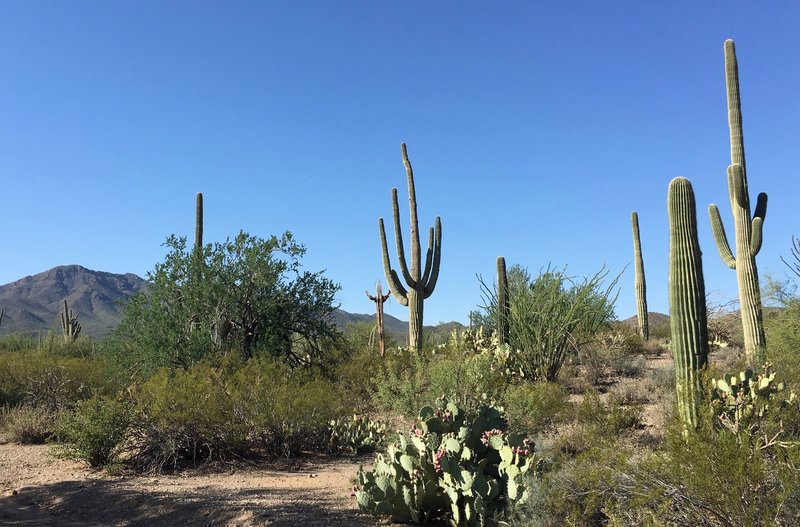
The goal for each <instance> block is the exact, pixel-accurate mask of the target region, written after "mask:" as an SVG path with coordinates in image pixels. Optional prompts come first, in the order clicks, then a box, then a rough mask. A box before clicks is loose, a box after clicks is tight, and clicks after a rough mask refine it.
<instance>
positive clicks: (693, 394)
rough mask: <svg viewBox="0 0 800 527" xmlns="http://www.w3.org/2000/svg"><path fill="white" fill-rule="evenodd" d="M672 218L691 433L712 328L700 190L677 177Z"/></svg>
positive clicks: (674, 318) (672, 284)
mask: <svg viewBox="0 0 800 527" xmlns="http://www.w3.org/2000/svg"><path fill="white" fill-rule="evenodd" d="M667 211H668V214H669V322H670V330H671V333H672V342H671V346H672V355H673V357H674V358H675V388H676V390H675V391H676V395H677V400H678V411H679V413H680V416H681V420H682V421H683V423H684V426H685V427H686V428H687V429H688V428H690V427H696V426H697V424H698V419H699V416H698V409H697V403H698V397H699V394H700V389H701V387H700V370H701V369H702V368H703V367H704V366H705V365H706V363H707V361H708V325H707V317H706V292H705V285H704V282H703V262H702V259H701V253H700V244H699V242H698V240H697V214H696V210H695V201H694V191H693V190H692V184H691V183H690V182H689V180H688V179H686V178H675V179H673V180H672V182H671V183H670V184H669V193H668V195H667Z"/></svg>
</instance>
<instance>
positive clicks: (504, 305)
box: [497, 256, 511, 344]
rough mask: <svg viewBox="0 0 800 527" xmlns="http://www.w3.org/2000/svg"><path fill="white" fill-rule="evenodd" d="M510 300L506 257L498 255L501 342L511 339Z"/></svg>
mask: <svg viewBox="0 0 800 527" xmlns="http://www.w3.org/2000/svg"><path fill="white" fill-rule="evenodd" d="M510 310H511V306H510V302H509V298H508V275H507V274H506V259H505V258H503V257H502V256H498V257H497V340H498V341H499V342H500V344H508V343H509V342H510V341H511V333H510V330H509V322H508V317H509V315H510V313H509V312H510Z"/></svg>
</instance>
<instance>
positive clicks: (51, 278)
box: [0, 265, 460, 342]
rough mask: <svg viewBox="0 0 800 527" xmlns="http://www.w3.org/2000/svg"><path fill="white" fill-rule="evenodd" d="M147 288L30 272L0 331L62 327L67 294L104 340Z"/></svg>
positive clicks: (70, 270) (400, 333)
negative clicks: (125, 308)
mask: <svg viewBox="0 0 800 527" xmlns="http://www.w3.org/2000/svg"><path fill="white" fill-rule="evenodd" d="M146 287H147V281H146V280H144V279H143V278H141V277H139V276H137V275H135V274H131V273H127V274H114V273H106V272H103V271H93V270H91V269H86V268H85V267H82V266H80V265H63V266H59V267H55V268H53V269H50V270H49V271H45V272H43V273H39V274H35V275H32V276H26V277H25V278H22V279H20V280H17V281H15V282H11V283H9V284H6V285H3V286H0V308H3V309H4V315H3V320H2V323H0V335H9V334H11V333H17V334H25V335H37V334H39V333H42V332H47V331H51V330H52V331H56V332H60V331H61V326H60V319H59V313H60V312H61V311H62V309H63V302H64V300H65V299H66V300H67V302H68V303H69V307H70V309H72V311H73V312H74V314H76V315H77V316H78V320H79V321H80V323H81V327H82V329H81V334H82V335H88V336H91V337H92V338H96V339H102V338H103V337H106V336H108V335H109V334H110V333H111V331H112V330H113V329H114V327H116V325H117V323H118V322H119V318H120V315H121V305H122V303H124V301H125V300H126V299H127V298H129V297H130V296H132V295H134V294H136V293H138V292H139V291H142V290H144V289H145V288H146ZM333 319H334V322H335V323H336V325H337V326H339V327H341V328H344V327H345V326H347V324H351V323H358V322H366V323H369V324H373V323H374V320H375V315H374V314H356V313H348V312H347V311H343V310H341V309H336V310H335V311H334V313H333ZM384 324H385V328H386V331H387V333H389V334H391V335H393V336H394V337H395V338H396V339H397V341H398V342H403V341H405V339H406V338H407V332H408V323H407V322H403V321H402V320H399V319H397V318H395V317H393V316H391V315H388V314H387V315H385V316H384ZM454 325H456V326H460V324H457V323H455V322H449V323H447V324H442V325H440V326H425V329H426V330H427V331H431V335H436V336H437V337H438V336H439V335H441V334H449V333H450V331H451V330H452V329H453V327H454Z"/></svg>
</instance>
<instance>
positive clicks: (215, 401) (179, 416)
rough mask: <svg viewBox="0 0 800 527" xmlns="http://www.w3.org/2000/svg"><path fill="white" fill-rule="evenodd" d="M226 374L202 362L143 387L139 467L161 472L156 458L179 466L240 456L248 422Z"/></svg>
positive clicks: (137, 395)
mask: <svg viewBox="0 0 800 527" xmlns="http://www.w3.org/2000/svg"><path fill="white" fill-rule="evenodd" d="M226 373H227V372H225V371H224V370H221V369H219V368H216V367H214V366H213V365H211V364H209V363H208V362H201V363H198V364H196V365H194V366H192V367H191V368H189V369H187V370H180V369H179V370H175V371H170V370H166V369H163V370H161V371H160V372H158V373H156V374H155V375H154V376H153V377H151V378H150V379H149V380H147V381H146V382H145V383H143V384H142V385H141V386H140V387H138V389H136V390H135V392H134V400H135V404H136V408H135V410H136V418H135V420H134V422H133V426H132V430H131V439H132V447H133V449H134V452H135V454H134V461H135V464H138V465H141V466H147V467H148V468H149V469H150V470H153V469H156V470H157V469H160V468H162V467H158V466H153V461H154V459H159V460H164V461H165V463H169V464H171V465H172V466H175V465H176V464H178V463H179V462H180V461H184V460H192V461H195V462H196V461H198V460H200V461H203V460H208V459H225V458H227V457H228V456H230V455H232V454H237V453H240V452H241V451H242V450H243V449H244V448H245V446H246V444H247V433H248V430H249V429H248V423H247V421H246V418H245V416H244V415H243V411H242V406H241V401H239V400H237V398H236V397H235V391H234V390H232V389H231V388H232V387H231V386H230V383H229V382H228V375H226ZM153 443H158V444H157V445H154V444H153ZM165 449H166V450H165ZM156 465H157V464H156Z"/></svg>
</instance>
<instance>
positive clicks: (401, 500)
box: [355, 398, 535, 525]
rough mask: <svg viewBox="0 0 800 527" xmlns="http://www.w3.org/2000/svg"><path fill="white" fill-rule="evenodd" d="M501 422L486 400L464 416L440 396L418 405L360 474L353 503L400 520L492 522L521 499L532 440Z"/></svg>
mask: <svg viewBox="0 0 800 527" xmlns="http://www.w3.org/2000/svg"><path fill="white" fill-rule="evenodd" d="M505 428H506V423H505V421H504V419H503V415H502V413H501V412H500V411H499V410H498V409H497V408H494V407H491V406H484V407H482V408H480V409H479V410H478V412H477V413H476V414H475V415H472V416H468V415H467V414H466V413H465V411H464V409H463V408H460V407H459V406H458V405H456V404H454V403H451V402H449V401H447V399H445V398H442V399H440V400H439V401H438V404H437V405H436V407H435V408H432V407H425V408H423V409H422V410H420V413H419V417H418V420H417V422H416V423H415V425H414V426H413V428H412V431H411V433H410V434H408V435H407V436H406V435H401V436H400V439H399V443H398V444H393V445H390V446H389V448H388V450H387V452H386V453H385V454H379V455H378V457H377V459H376V461H375V464H374V467H373V469H372V470H370V471H363V470H362V471H360V472H359V474H358V486H357V487H356V489H355V496H356V499H357V501H358V505H359V508H361V509H362V510H364V511H368V512H370V513H372V514H375V515H380V516H389V517H391V519H392V520H393V521H400V522H414V523H427V522H429V521H432V520H449V521H450V522H451V523H452V524H454V525H493V524H495V523H496V521H497V519H498V517H499V515H500V514H501V513H502V512H504V510H505V509H507V508H508V507H509V506H510V505H511V504H514V503H521V502H524V500H525V499H526V493H525V488H524V487H523V485H522V478H523V476H524V475H525V473H526V472H528V471H529V470H530V469H531V468H533V467H535V460H534V457H533V445H532V444H531V443H530V442H529V440H527V439H526V438H525V437H524V436H519V435H514V434H509V433H507V432H506V431H505Z"/></svg>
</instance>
